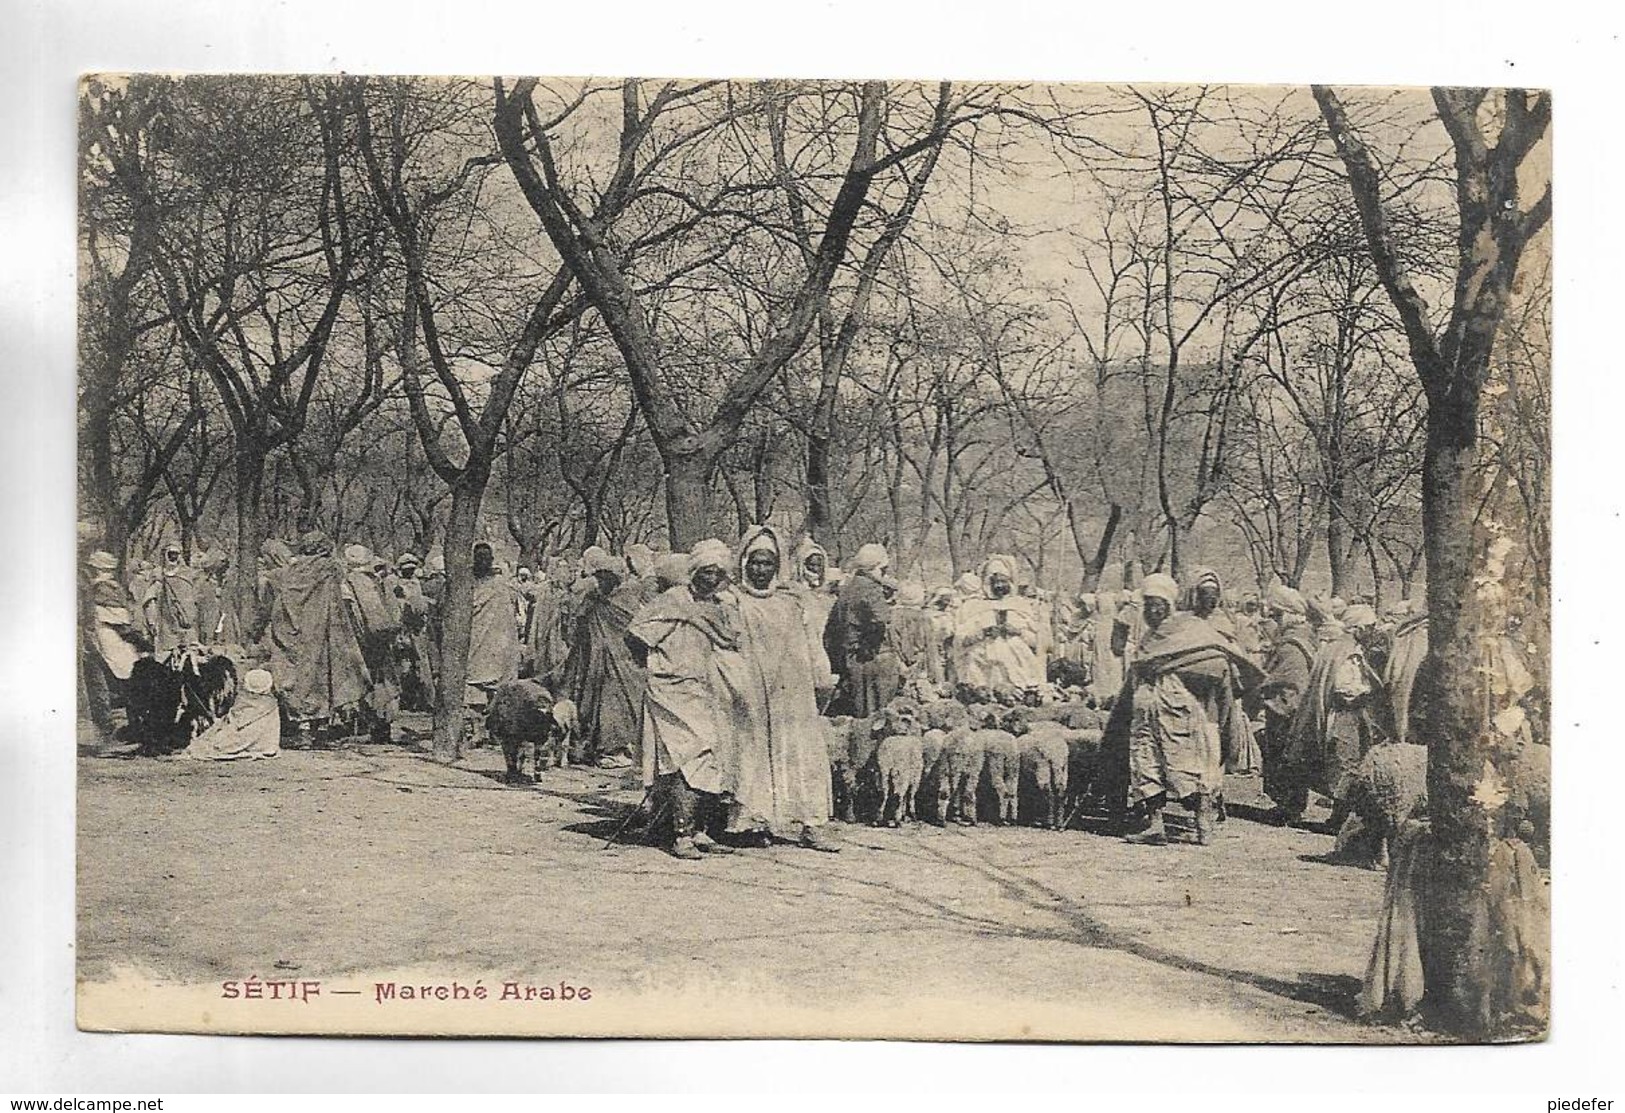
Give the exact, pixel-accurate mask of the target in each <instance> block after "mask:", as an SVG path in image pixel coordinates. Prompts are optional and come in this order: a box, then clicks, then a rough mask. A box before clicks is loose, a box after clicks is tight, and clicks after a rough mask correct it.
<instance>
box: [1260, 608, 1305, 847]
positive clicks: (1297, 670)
mask: <svg viewBox="0 0 1625 1113" xmlns="http://www.w3.org/2000/svg"><path fill="white" fill-rule="evenodd" d="M1264 614H1265V621H1266V622H1267V623H1268V626H1269V628H1270V629H1271V630H1272V631H1273V638H1272V641H1271V644H1270V648H1269V653H1268V655H1267V657H1266V658H1265V660H1264V681H1263V683H1262V684H1260V685H1259V687H1258V688H1257V689H1256V690H1255V691H1254V693H1253V699H1254V701H1255V702H1256V703H1257V705H1258V707H1259V708H1260V709H1261V710H1262V711H1263V713H1264V729H1263V731H1262V733H1261V734H1260V738H1259V741H1260V751H1261V755H1260V756H1261V757H1262V759H1263V767H1264V794H1265V795H1266V796H1268V797H1269V798H1270V799H1271V800H1273V801H1274V802H1275V812H1274V815H1273V818H1274V819H1275V821H1276V822H1278V823H1291V822H1294V821H1296V820H1297V819H1298V818H1299V817H1300V816H1301V815H1303V810H1304V808H1305V807H1306V806H1307V805H1308V799H1309V790H1308V787H1307V785H1305V784H1303V783H1302V782H1301V781H1299V780H1297V779H1296V778H1295V777H1294V776H1293V771H1292V769H1291V768H1290V767H1289V764H1288V754H1287V749H1288V746H1289V745H1290V744H1291V741H1292V724H1293V722H1294V721H1295V720H1296V719H1297V716H1298V708H1299V707H1300V706H1301V705H1302V703H1303V697H1304V693H1305V692H1307V691H1308V690H1309V670H1310V667H1311V666H1312V665H1313V664H1314V662H1315V655H1316V650H1317V648H1318V647H1317V645H1316V642H1315V632H1314V630H1313V629H1312V628H1311V627H1310V625H1309V604H1308V602H1307V601H1306V600H1305V599H1304V597H1303V595H1302V594H1301V593H1300V592H1299V591H1298V590H1297V589H1296V588H1291V587H1287V586H1286V585H1285V584H1273V585H1271V587H1270V588H1269V590H1268V592H1266V593H1265V597H1264Z"/></svg>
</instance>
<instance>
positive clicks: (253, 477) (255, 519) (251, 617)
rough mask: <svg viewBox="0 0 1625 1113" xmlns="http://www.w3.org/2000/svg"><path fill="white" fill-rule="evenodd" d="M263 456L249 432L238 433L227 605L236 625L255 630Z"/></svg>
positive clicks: (262, 518)
mask: <svg viewBox="0 0 1625 1113" xmlns="http://www.w3.org/2000/svg"><path fill="white" fill-rule="evenodd" d="M265 457H266V452H265V450H264V449H263V448H261V447H260V446H259V445H257V444H255V443H254V441H253V439H252V438H251V437H249V436H248V435H246V434H244V433H241V432H239V433H238V435H237V457H236V462H235V470H236V490H235V494H236V499H235V502H236V504H237V554H236V556H235V557H234V558H233V560H232V567H231V576H230V579H229V580H228V583H229V584H230V587H231V598H230V599H229V600H227V601H226V603H223V604H222V606H223V607H224V606H226V605H229V606H230V607H231V608H232V613H233V614H235V615H236V616H237V628H238V629H239V630H243V631H250V630H253V629H254V626H255V623H256V620H257V619H258V617H259V616H258V615H257V614H256V610H257V603H258V599H259V570H260V569H259V561H260V546H261V545H263V544H264V543H265V534H266V524H265V499H264V497H263V496H264V491H265Z"/></svg>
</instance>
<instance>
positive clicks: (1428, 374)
mask: <svg viewBox="0 0 1625 1113" xmlns="http://www.w3.org/2000/svg"><path fill="white" fill-rule="evenodd" d="M1314 95H1315V99H1316V101H1317V102H1318V103H1319V105H1320V109H1321V112H1322V114H1323V115H1324V117H1325V120H1326V124H1327V126H1328V127H1329V129H1330V131H1331V136H1332V140H1333V142H1334V143H1335V144H1336V148H1337V153H1338V155H1339V157H1340V158H1341V159H1342V161H1343V164H1344V166H1345V167H1346V169H1347V172H1348V183H1349V188H1350V190H1351V191H1352V194H1353V197H1354V202H1355V205H1356V206H1357V208H1358V209H1359V213H1360V220H1361V224H1362V226H1363V228H1364V230H1365V233H1366V237H1367V240H1368V241H1369V244H1370V248H1371V256H1372V259H1373V261H1374V262H1375V264H1376V267H1377V274H1378V276H1379V277H1380V279H1381V280H1382V284H1383V288H1384V289H1385V290H1386V291H1387V292H1388V296H1389V298H1390V299H1391V300H1392V301H1393V304H1394V308H1395V310H1396V311H1397V312H1398V314H1399V317H1400V320H1401V322H1402V323H1403V325H1404V329H1405V337H1406V340H1407V342H1408V345H1409V349H1410V357H1411V362H1412V363H1413V365H1414V367H1415V371H1416V375H1417V378H1418V380H1419V381H1420V383H1421V385H1422V389H1423V391H1424V392H1425V394H1426V397H1427V407H1428V410H1427V441H1426V448H1425V452H1424V457H1423V473H1422V531H1423V538H1424V544H1425V547H1426V553H1427V577H1428V616H1429V617H1428V635H1429V647H1430V648H1429V668H1428V669H1427V670H1425V671H1424V677H1425V678H1426V679H1425V680H1424V685H1425V686H1424V688H1423V690H1422V691H1421V692H1420V693H1419V694H1418V697H1417V702H1418V703H1419V704H1420V705H1421V706H1422V708H1423V709H1424V714H1425V728H1426V729H1425V731H1424V736H1425V737H1426V738H1427V740H1428V797H1429V802H1430V810H1431V817H1432V834H1431V848H1432V852H1433V859H1434V863H1435V865H1434V867H1433V868H1431V869H1430V870H1429V871H1428V886H1429V888H1428V895H1429V910H1428V915H1427V916H1426V917H1424V919H1423V932H1424V939H1423V946H1424V954H1425V957H1424V966H1425V977H1426V1003H1427V1005H1428V1006H1429V1008H1430V1010H1431V1012H1432V1013H1433V1015H1434V1016H1435V1017H1437V1018H1438V1021H1439V1022H1440V1023H1441V1024H1443V1025H1444V1026H1446V1027H1448V1028H1449V1029H1451V1030H1453V1031H1457V1032H1461V1033H1464V1034H1467V1035H1470V1036H1477V1037H1493V1036H1496V1035H1499V1034H1503V1033H1505V1032H1507V1031H1508V1029H1509V1027H1512V1026H1515V1025H1517V1024H1519V1023H1521V1022H1526V1021H1528V1020H1530V1019H1534V1020H1536V1022H1539V1023H1543V1022H1544V1017H1545V1015H1546V1002H1545V1001H1538V1002H1529V1001H1514V1002H1510V1003H1508V1002H1505V1001H1504V1000H1503V998H1502V995H1503V994H1504V992H1505V990H1506V987H1505V986H1504V985H1499V984H1489V983H1490V982H1492V981H1496V982H1498V981H1499V978H1498V976H1497V975H1495V974H1493V973H1492V972H1491V971H1490V970H1489V968H1488V964H1487V963H1486V962H1485V960H1484V956H1483V954H1482V952H1481V951H1480V950H1479V949H1478V948H1476V947H1475V945H1474V942H1473V940H1474V931H1475V927H1474V922H1473V920H1474V913H1475V910H1476V909H1478V908H1479V907H1481V905H1482V902H1483V901H1484V900H1485V899H1487V894H1488V893H1489V890H1490V887H1491V886H1492V885H1493V884H1494V880H1495V879H1494V877H1493V872H1492V871H1493V866H1492V850H1493V848H1494V846H1495V845H1496V836H1497V835H1498V834H1499V833H1500V823H1499V819H1500V812H1501V809H1503V808H1504V806H1505V801H1506V798H1507V791H1506V789H1507V787H1508V785H1509V784H1511V778H1512V777H1513V771H1512V769H1513V766H1512V758H1513V755H1512V753H1511V748H1510V747H1509V746H1508V745H1507V744H1506V743H1505V740H1504V739H1503V737H1502V736H1501V735H1500V733H1499V732H1498V731H1497V730H1496V729H1495V728H1494V726H1493V725H1492V722H1491V719H1492V717H1493V716H1494V715H1495V714H1497V713H1499V712H1500V711H1501V710H1503V709H1504V707H1503V705H1504V704H1505V703H1506V700H1507V698H1508V697H1507V695H1506V694H1505V692H1504V691H1497V686H1496V685H1495V684H1494V683H1493V681H1492V676H1491V673H1492V670H1491V669H1488V668H1486V667H1485V658H1486V653H1487V652H1489V649H1488V647H1489V646H1492V645H1493V644H1494V643H1495V642H1496V641H1497V640H1498V639H1499V638H1501V637H1502V636H1503V634H1504V633H1505V630H1506V614H1505V602H1504V599H1503V598H1502V596H1501V593H1497V592H1494V591H1480V590H1478V587H1477V585H1475V583H1474V577H1475V576H1476V575H1478V574H1479V572H1480V570H1482V569H1484V568H1485V567H1486V565H1487V563H1488V561H1489V560H1490V558H1491V555H1492V553H1493V552H1494V551H1495V538H1496V535H1497V534H1498V532H1499V524H1498V523H1496V522H1494V521H1493V520H1486V519H1485V518H1483V517H1481V515H1480V506H1481V504H1482V501H1483V494H1482V492H1483V487H1484V475H1483V470H1482V469H1481V467H1480V456H1481V452H1482V451H1483V445H1482V443H1481V437H1480V418H1481V406H1482V402H1483V397H1484V390H1485V386H1486V384H1487V383H1488V382H1489V380H1490V374H1491V369H1492V368H1491V361H1492V358H1493V355H1494V352H1495V348H1496V341H1497V336H1498V335H1499V333H1500V329H1501V325H1502V322H1503V320H1504V318H1505V315H1506V312H1507V309H1508V306H1509V305H1510V304H1511V300H1512V292H1513V289H1514V283H1515V282H1516V280H1517V276H1518V272H1519V264H1520V262H1521V261H1522V259H1523V256H1524V252H1525V249H1526V248H1527V247H1528V245H1529V243H1530V241H1531V240H1532V239H1533V238H1534V237H1535V236H1536V235H1537V234H1538V233H1540V231H1541V230H1542V229H1543V228H1544V227H1545V225H1546V223H1547V221H1548V220H1549V219H1550V216H1551V205H1552V194H1551V182H1550V172H1549V163H1548V160H1547V159H1546V158H1544V157H1542V156H1540V155H1537V154H1536V149H1537V147H1538V146H1539V145H1540V143H1541V142H1542V140H1543V138H1544V137H1545V135H1546V130H1547V127H1548V124H1549V123H1550V119H1551V97H1550V95H1549V94H1545V93H1531V92H1527V91H1525V90H1521V89H1511V90H1506V91H1504V92H1499V93H1494V94H1492V93H1490V92H1489V91H1488V90H1484V89H1435V90H1434V91H1433V101H1434V105H1435V107H1436V108H1437V111H1438V115H1439V120H1440V122H1441V123H1442V124H1443V125H1444V128H1445V131H1446V132H1447V133H1448V134H1449V137H1450V142H1451V146H1452V148H1453V150H1454V154H1455V177H1454V186H1455V201H1456V211H1457V215H1458V217H1459V220H1460V224H1459V228H1458V232H1457V266H1456V268H1455V273H1454V282H1453V289H1452V291H1451V294H1450V303H1449V309H1448V312H1447V313H1446V314H1445V316H1444V320H1443V323H1442V325H1440V324H1438V323H1436V322H1435V320H1434V317H1433V313H1432V310H1431V308H1430V307H1429V305H1428V303H1427V301H1426V299H1425V298H1424V296H1423V294H1422V292H1421V290H1420V289H1419V287H1418V285H1417V284H1416V281H1415V280H1414V277H1413V275H1412V273H1411V271H1410V268H1408V267H1407V266H1406V265H1405V262H1404V261H1403V257H1402V255H1401V254H1400V250H1399V246H1398V244H1397V243H1396V239H1395V234H1394V229H1393V226H1392V224H1391V223H1390V221H1389V208H1388V203H1389V198H1388V197H1387V196H1386V192H1385V185H1384V176H1383V171H1382V168H1381V166H1380V165H1379V163H1378V160H1377V156H1376V155H1375V154H1374V153H1373V152H1372V150H1371V148H1370V147H1369V146H1368V145H1367V144H1366V142H1365V139H1364V138H1363V136H1362V134H1361V132H1360V131H1359V130H1358V129H1357V128H1356V127H1355V126H1354V124H1353V123H1352V122H1351V119H1350V113H1349V111H1348V109H1347V108H1346V107H1345V106H1344V104H1343V101H1342V99H1341V98H1340V97H1339V96H1338V95H1337V94H1336V93H1335V92H1333V91H1332V90H1331V89H1329V88H1326V87H1323V86H1317V87H1316V88H1315V89H1314ZM1530 188H1533V189H1535V190H1538V191H1539V192H1537V193H1536V195H1535V196H1536V200H1535V201H1534V202H1533V203H1532V204H1527V205H1526V204H1525V203H1524V202H1523V196H1524V193H1525V191H1526V190H1528V189H1530ZM1539 958H1540V960H1541V961H1544V956H1539Z"/></svg>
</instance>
